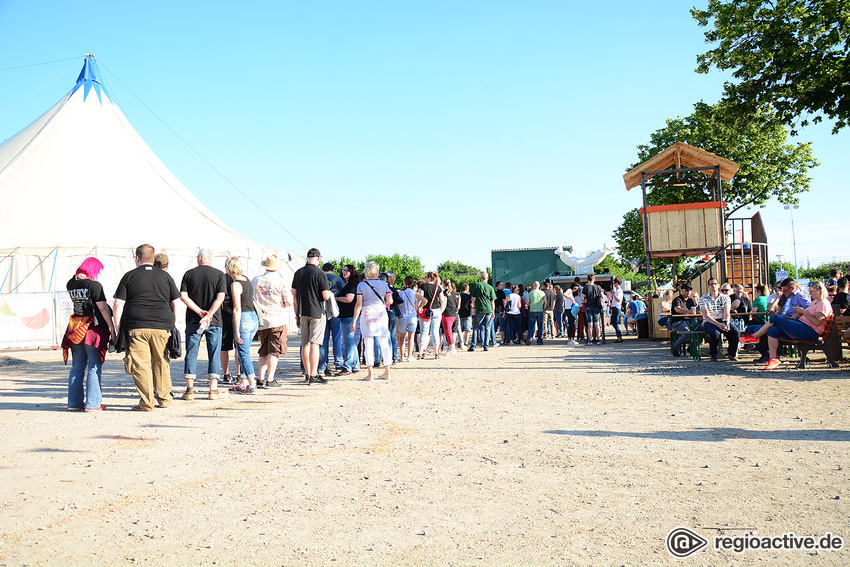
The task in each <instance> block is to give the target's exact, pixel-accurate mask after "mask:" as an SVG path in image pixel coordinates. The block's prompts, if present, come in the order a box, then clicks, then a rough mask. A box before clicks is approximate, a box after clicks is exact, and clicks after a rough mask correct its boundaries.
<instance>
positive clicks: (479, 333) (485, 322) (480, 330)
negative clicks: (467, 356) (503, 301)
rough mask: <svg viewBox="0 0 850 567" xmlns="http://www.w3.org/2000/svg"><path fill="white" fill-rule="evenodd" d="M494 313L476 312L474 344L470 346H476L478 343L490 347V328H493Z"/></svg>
mask: <svg viewBox="0 0 850 567" xmlns="http://www.w3.org/2000/svg"><path fill="white" fill-rule="evenodd" d="M492 323H493V314H492V313H476V314H475V317H474V318H473V323H472V344H470V345H469V348H473V349H474V348H475V347H476V346H477V345H482V346H483V347H484V348H489V345H488V344H487V343H488V341H489V339H490V329H491V328H492Z"/></svg>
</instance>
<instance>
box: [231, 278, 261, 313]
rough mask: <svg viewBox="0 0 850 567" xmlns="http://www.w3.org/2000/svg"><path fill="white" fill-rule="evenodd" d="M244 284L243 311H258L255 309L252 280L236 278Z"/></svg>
mask: <svg viewBox="0 0 850 567" xmlns="http://www.w3.org/2000/svg"><path fill="white" fill-rule="evenodd" d="M234 281H236V282H238V283H239V284H240V285H241V286H242V297H241V299H242V311H243V312H245V311H256V309H254V286H253V285H251V281H250V280H247V279H246V280H234Z"/></svg>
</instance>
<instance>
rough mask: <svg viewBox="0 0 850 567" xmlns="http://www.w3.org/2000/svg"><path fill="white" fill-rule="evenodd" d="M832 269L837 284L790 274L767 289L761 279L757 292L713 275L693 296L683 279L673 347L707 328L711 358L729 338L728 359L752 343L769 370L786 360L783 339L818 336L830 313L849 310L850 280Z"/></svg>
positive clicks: (673, 307)
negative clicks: (803, 282)
mask: <svg viewBox="0 0 850 567" xmlns="http://www.w3.org/2000/svg"><path fill="white" fill-rule="evenodd" d="M832 275H833V277H835V276H837V278H836V279H835V284H830V283H829V282H827V284H824V283H823V282H821V281H814V282H811V283H810V284H809V285H808V289H807V290H803V289H802V288H801V287H800V285H799V283H798V282H797V281H796V280H794V279H792V278H787V279H785V280H783V281H781V282H780V283H778V284H777V285H776V286H775V287H774V288H773V290H772V293H770V294H768V293H767V291H768V287H767V286H766V285H765V284H763V283H760V284H757V285H756V286H754V292H755V293H754V297H753V298H750V297H749V294H748V293H747V291H746V290H745V289H744V286H742V285H740V284H736V285H730V284H728V283H722V284H721V282H719V281H718V280H717V278H711V279H709V281H708V288H709V291H708V293H706V294H705V295H703V296H702V297H699V298H698V299H695V298H693V297H691V291H692V289H691V286H690V285H689V284H683V285H682V286H680V288H679V295H678V296H677V297H676V298H675V299H673V301H672V302H671V304H670V308H669V310H668V313H669V315H670V316H669V317H667V320H668V322H667V326H668V328H669V329H670V330H672V331H675V332H677V333H679V335H680V336H679V338H678V339H677V340H675V341H674V342H673V343H672V345H671V347H670V352H671V354H672V355H673V356H681V354H682V348H683V347H684V346H685V344H686V343H687V342H688V340H689V338H690V336H689V335H688V334H687V333H690V332H693V331H697V332H702V333H705V338H706V339H707V341H708V344H709V356H710V358H711V360H717V359H718V356H719V350H720V346H721V343H722V342H723V340H724V339H725V341H726V344H727V347H726V348H727V350H726V356H727V357H728V358H729V360H732V361H736V360H738V351H739V346H740V344H745V345H753V346H752V347H751V348H754V349H755V350H756V351H757V352H758V353H759V355H760V356H759V357H758V358H757V359H756V360H755V362H756V363H764V364H765V366H764V369H765V370H773V369H775V368H777V367H778V366H779V365H780V364H782V361H781V360H780V358H779V345H780V342H781V341H783V340H785V341H789V340H803V341H817V340H818V339H819V338H820V337H821V336H822V335H823V334H824V331H825V328H826V322H827V320H828V318H829V317H831V316H832V315H834V314H845V315H850V309H848V307H850V301H848V295H847V290H848V287H850V285H848V280H847V278H844V277H843V276H842V274H840V273H839V272H838V271H837V270H834V271H833V274H832ZM830 288H832V291H830ZM663 309H664V307H663V306H662V310H663ZM692 318H698V319H700V320H701V323H700V324H698V325H696V324H691V322H690V319H692ZM659 323H662V321H661V320H659Z"/></svg>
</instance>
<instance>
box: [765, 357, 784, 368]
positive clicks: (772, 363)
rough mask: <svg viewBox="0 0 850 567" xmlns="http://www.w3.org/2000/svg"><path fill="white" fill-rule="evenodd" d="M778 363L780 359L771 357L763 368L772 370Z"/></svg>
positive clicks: (780, 362)
mask: <svg viewBox="0 0 850 567" xmlns="http://www.w3.org/2000/svg"><path fill="white" fill-rule="evenodd" d="M780 364H782V361H781V360H779V359H778V358H771V359H770V360H768V361H767V366H765V367H764V369H765V370H773V369H774V368H776V367H777V366H779V365H780Z"/></svg>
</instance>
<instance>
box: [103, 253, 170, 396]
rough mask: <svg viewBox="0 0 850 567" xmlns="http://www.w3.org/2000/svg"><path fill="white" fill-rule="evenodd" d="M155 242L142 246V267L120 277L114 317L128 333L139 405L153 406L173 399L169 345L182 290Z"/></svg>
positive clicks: (129, 365)
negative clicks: (158, 260) (157, 258)
mask: <svg viewBox="0 0 850 567" xmlns="http://www.w3.org/2000/svg"><path fill="white" fill-rule="evenodd" d="M153 260H154V249H153V246H151V245H150V244H142V245H141V246H139V247H138V248H136V269H135V270H130V271H129V272H127V273H126V274H124V276H123V277H122V278H121V281H120V282H118V288H117V289H116V290H115V305H114V314H113V320H114V323H115V332H116V334H117V335H125V338H126V339H127V340H128V343H129V346H128V347H127V351H126V353H125V354H124V369H125V370H126V371H127V373H128V374H130V375H132V376H133V382H134V383H135V384H136V389H137V390H138V391H139V396H140V397H141V399H140V400H139V403H138V405H136V406H133V409H134V410H138V411H153V402H154V398H155V399H156V401H157V402H158V403H159V407H161V408H167V407H168V406H170V405H171V363H170V362H169V360H168V356H167V354H166V345H167V344H168V337H169V336H170V333H171V329H173V328H174V322H175V317H176V314H177V303H178V301H180V292H179V291H177V286H176V285H174V280H173V279H172V278H171V276H169V275H168V273H167V272H165V271H163V270H161V269H159V268H156V267H154V265H153Z"/></svg>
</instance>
